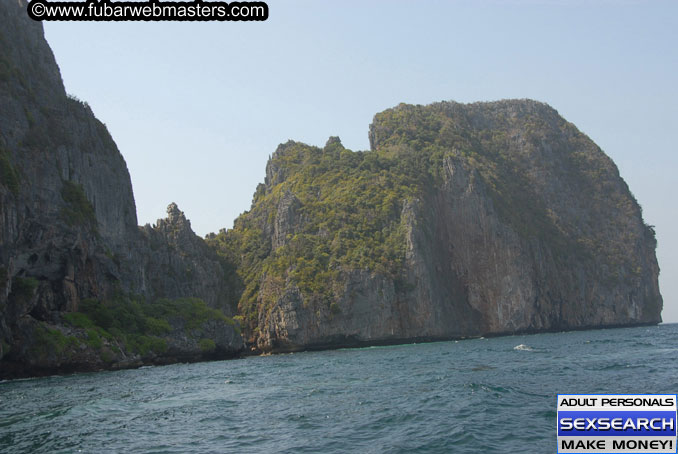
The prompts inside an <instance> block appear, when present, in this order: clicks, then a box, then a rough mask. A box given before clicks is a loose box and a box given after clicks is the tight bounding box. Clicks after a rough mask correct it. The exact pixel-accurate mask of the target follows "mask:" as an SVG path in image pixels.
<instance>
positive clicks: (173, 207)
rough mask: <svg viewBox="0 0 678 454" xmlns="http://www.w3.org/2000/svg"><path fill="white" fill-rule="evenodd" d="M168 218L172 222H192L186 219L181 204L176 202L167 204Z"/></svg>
mask: <svg viewBox="0 0 678 454" xmlns="http://www.w3.org/2000/svg"><path fill="white" fill-rule="evenodd" d="M167 220H168V221H169V222H170V224H180V223H183V222H189V223H190V221H189V220H188V219H186V215H184V212H183V211H181V210H180V209H179V206H178V205H177V204H176V203H174V202H172V203H170V204H169V205H167Z"/></svg>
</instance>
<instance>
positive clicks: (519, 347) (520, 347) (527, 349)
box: [513, 344, 534, 352]
mask: <svg viewBox="0 0 678 454" xmlns="http://www.w3.org/2000/svg"><path fill="white" fill-rule="evenodd" d="M513 349H514V350H520V351H524V352H533V351H534V349H533V348H532V347H530V346H529V345H525V344H520V345H516V346H515V347H513Z"/></svg>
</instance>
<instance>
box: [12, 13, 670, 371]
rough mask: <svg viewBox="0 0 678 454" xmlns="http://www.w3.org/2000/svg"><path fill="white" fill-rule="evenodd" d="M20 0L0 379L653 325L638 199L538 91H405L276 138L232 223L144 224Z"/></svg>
mask: <svg viewBox="0 0 678 454" xmlns="http://www.w3.org/2000/svg"><path fill="white" fill-rule="evenodd" d="M25 7H26V6H25V2H23V0H22V1H3V2H0V106H1V109H0V378H12V377H21V376H31V375H40V374H48V373H59V372H69V371H80V370H98V369H115V368H125V367H135V366H138V365H142V364H164V363H170V362H176V361H198V360H205V359H220V358H228V357H233V356H236V355H239V354H242V353H245V352H282V351H295V350H303V349H313V348H333V347H339V346H354V345H371V344H385V343H395V342H408V341H414V340H436V339H451V338H463V337H472V336H481V335H499V334H510V333H517V332H539V331H551V330H567V329H582V328H596V327H614V326H631V325H642V324H656V323H659V322H660V321H661V309H662V297H661V295H660V293H659V287H658V274H659V267H658V265H657V259H656V256H655V248H656V241H655V236H654V231H653V229H652V228H651V227H650V226H648V225H646V224H645V223H644V222H643V219H642V213H641V209H640V206H639V205H638V203H637V202H636V200H635V199H634V197H633V195H632V194H631V192H630V191H629V188H628V187H627V185H626V183H625V182H624V180H622V178H621V177H620V176H619V172H618V170H617V168H616V166H615V164H614V163H613V162H612V161H611V160H610V158H609V157H608V156H606V155H605V154H604V153H603V152H602V151H601V150H600V148H599V147H598V146H596V144H595V143H593V142H592V141H591V140H590V139H589V138H588V137H586V136H585V135H584V134H582V133H581V132H579V131H578V130H577V128H576V127H575V126H574V125H572V124H571V123H568V122H567V121H565V120H564V119H563V118H562V117H560V116H559V115H558V113H557V112H556V111H555V110H554V109H553V108H551V107H549V106H547V105H545V104H543V103H539V102H536V101H531V100H505V101H498V102H488V103H474V104H459V103H454V102H441V103H436V104H432V105H429V106H412V105H405V104H401V105H399V106H397V107H394V108H392V109H389V110H386V111H384V112H382V113H380V114H377V115H376V116H375V118H374V121H373V123H372V125H371V126H370V130H369V138H370V150H369V151H358V152H354V151H351V150H348V149H346V148H344V147H343V145H342V144H341V141H340V140H339V139H338V138H336V137H330V139H329V140H328V141H327V143H326V144H325V146H324V147H322V148H319V147H314V146H309V145H305V144H302V143H297V142H287V143H285V144H282V145H280V146H279V147H278V149H277V150H276V151H275V153H273V155H272V157H271V159H270V161H269V162H268V165H267V166H266V178H265V182H264V183H263V184H260V185H259V186H258V188H257V190H256V193H255V194H254V198H253V202H252V207H251V209H250V210H249V211H248V212H245V213H244V214H242V215H241V216H240V217H239V218H238V219H237V220H236V221H235V225H234V228H233V229H231V230H228V231H226V230H222V231H221V232H220V233H219V234H211V235H208V237H207V238H206V239H204V240H203V239H201V238H199V237H197V236H196V235H195V234H194V233H193V231H192V229H191V226H190V222H189V221H188V220H187V219H186V217H185V216H184V214H183V213H182V212H181V211H180V210H179V208H178V207H177V206H176V205H175V204H170V206H169V208H168V213H167V218H166V219H160V220H158V222H157V223H156V224H155V225H154V226H150V225H146V226H143V227H139V226H138V225H137V219H136V207H135V204H134V197H133V192H132V186H131V182H130V177H129V173H128V171H127V167H126V165H125V161H124V159H123V157H122V155H121V154H120V152H119V151H118V149H117V147H116V145H115V143H114V141H113V139H112V138H111V136H110V135H109V133H108V131H107V129H106V127H105V126H104V124H103V123H101V122H100V121H99V120H97V119H96V118H95V117H94V115H93V114H92V111H91V110H90V108H89V107H88V105H87V104H86V103H83V102H81V101H79V100H77V99H75V98H73V97H71V96H68V95H67V94H66V92H65V90H64V87H63V83H62V81H61V76H60V74H59V69H58V66H57V64H56V62H55V60H54V56H53V55H52V52H51V50H50V49H49V46H48V45H47V43H46V41H45V39H44V36H43V29H42V25H41V24H39V23H36V22H33V21H31V20H30V19H29V18H28V16H27V14H26V10H25ZM215 209H218V206H215Z"/></svg>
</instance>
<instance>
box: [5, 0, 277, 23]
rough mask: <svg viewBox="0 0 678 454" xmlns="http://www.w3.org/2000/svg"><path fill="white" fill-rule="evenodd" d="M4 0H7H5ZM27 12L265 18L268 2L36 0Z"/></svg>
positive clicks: (73, 17)
mask: <svg viewBox="0 0 678 454" xmlns="http://www.w3.org/2000/svg"><path fill="white" fill-rule="evenodd" d="M2 1H4V0H2ZM28 15H29V16H30V18H31V19H33V20H37V21H43V20H45V21H264V20H266V19H268V5H267V4H266V3H265V2H231V3H226V2H218V1H215V2H207V1H202V0H194V1H190V2H171V1H168V2H163V1H160V0H148V1H145V2H128V1H119V2H116V1H110V0H87V1H83V2H73V1H70V2H51V1H48V0H33V1H32V2H30V3H29V4H28Z"/></svg>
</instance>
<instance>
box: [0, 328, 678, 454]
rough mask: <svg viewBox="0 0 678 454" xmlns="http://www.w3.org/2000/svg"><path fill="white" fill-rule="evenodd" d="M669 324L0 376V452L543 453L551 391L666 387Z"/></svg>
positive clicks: (672, 345) (550, 423) (669, 387)
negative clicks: (53, 374)
mask: <svg viewBox="0 0 678 454" xmlns="http://www.w3.org/2000/svg"><path fill="white" fill-rule="evenodd" d="M677 391H678V325H675V324H672V325H661V326H657V327H642V328H625V329H611V330H597V331H579V332H565V333H555V334H537V335H529V336H527V335H526V336H512V337H502V338H492V339H474V340H465V341H458V342H454V341H452V342H437V343H428V344H412V345H399V346H390V347H374V348H361V349H346V350H335V351H324V352H308V353H297V354H289V355H278V356H269V357H250V358H246V359H241V360H232V361H220V362H212V363H200V364H178V365H172V366H165V367H148V368H142V369H137V370H128V371H118V372H101V373H92V374H80V375H72V376H65V377H49V378H39V379H30V380H18V381H9V382H3V383H0V452H2V453H6V454H10V453H22V454H23V453H78V452H83V453H104V452H105V453H115V452H120V453H201V454H203V453H230V452H234V453H235V452H238V453H269V452H270V453H273V452H285V453H306V452H310V453H328V454H329V453H382V452H383V453H450V452H454V453H485V452H534V453H553V452H555V451H556V441H555V426H556V412H555V405H556V394H557V393H675V392H677Z"/></svg>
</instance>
